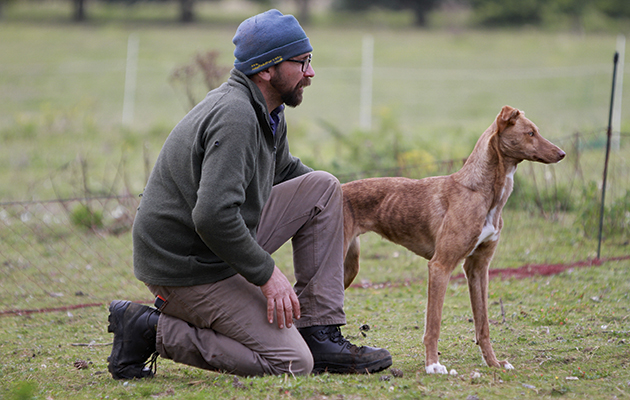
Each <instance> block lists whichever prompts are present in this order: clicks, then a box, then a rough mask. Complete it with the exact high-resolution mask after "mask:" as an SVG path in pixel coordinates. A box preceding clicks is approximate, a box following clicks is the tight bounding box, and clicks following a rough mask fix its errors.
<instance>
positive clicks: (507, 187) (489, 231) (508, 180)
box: [470, 167, 516, 254]
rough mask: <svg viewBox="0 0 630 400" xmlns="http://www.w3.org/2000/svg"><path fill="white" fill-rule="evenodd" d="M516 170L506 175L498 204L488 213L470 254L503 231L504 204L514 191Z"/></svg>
mask: <svg viewBox="0 0 630 400" xmlns="http://www.w3.org/2000/svg"><path fill="white" fill-rule="evenodd" d="M514 172H516V167H514V169H512V170H510V171H509V172H508V174H507V175H506V177H505V184H504V185H503V188H502V189H501V195H500V199H499V202H498V204H497V205H495V206H494V207H493V208H492V209H490V211H489V212H488V215H486V219H485V221H484V224H483V228H482V229H481V234H480V235H479V237H478V238H477V244H475V247H474V248H473V250H472V251H471V252H470V254H472V253H474V252H475V250H477V247H479V245H480V244H482V243H486V242H493V241H497V240H499V234H500V233H501V229H500V227H499V223H500V222H499V221H500V219H501V216H500V214H501V210H502V209H503V206H504V205H505V203H506V202H507V199H508V197H510V194H511V193H512V187H513V182H514Z"/></svg>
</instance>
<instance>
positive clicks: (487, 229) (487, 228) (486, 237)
mask: <svg viewBox="0 0 630 400" xmlns="http://www.w3.org/2000/svg"><path fill="white" fill-rule="evenodd" d="M496 212H497V209H496V207H495V208H493V209H492V210H490V212H489V213H488V215H487V216H486V222H485V223H484V225H483V228H482V229H481V235H479V238H478V239H477V244H476V245H475V248H474V249H473V251H472V252H471V253H470V254H472V253H473V252H474V251H475V250H476V249H477V247H478V246H479V245H480V244H481V243H485V242H489V241H495V240H498V239H499V229H498V227H497V226H495V225H494V221H495V214H496Z"/></svg>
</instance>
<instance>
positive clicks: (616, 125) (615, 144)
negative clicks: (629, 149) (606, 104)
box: [612, 34, 626, 151]
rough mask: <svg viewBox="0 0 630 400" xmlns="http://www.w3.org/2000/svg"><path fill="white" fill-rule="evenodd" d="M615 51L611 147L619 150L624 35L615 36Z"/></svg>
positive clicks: (624, 49) (624, 52)
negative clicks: (615, 83) (616, 65)
mask: <svg viewBox="0 0 630 400" xmlns="http://www.w3.org/2000/svg"><path fill="white" fill-rule="evenodd" d="M617 52H618V53H619V74H618V76H617V89H616V91H615V94H616V96H615V111H614V112H613V123H612V126H613V129H612V135H613V136H612V148H613V150H615V151H619V146H620V140H621V100H622V99H623V74H624V60H625V58H626V37H625V36H624V35H622V34H619V36H617Z"/></svg>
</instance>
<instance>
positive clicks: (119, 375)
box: [107, 300, 160, 379]
mask: <svg viewBox="0 0 630 400" xmlns="http://www.w3.org/2000/svg"><path fill="white" fill-rule="evenodd" d="M159 317H160V312H159V311H158V310H156V309H155V308H151V307H147V306H143V305H141V304H136V303H132V302H130V301H125V300H114V301H112V303H111V304H110V305H109V326H108V328H107V331H108V332H113V333H114V346H113V347H112V353H111V355H110V356H109V357H107V361H108V363H109V365H108V369H109V372H110V373H111V374H112V377H113V378H114V379H133V378H138V379H141V378H150V377H153V375H155V367H156V360H157V355H158V353H157V352H156V350H155V336H156V330H157V323H158V319H159ZM149 357H151V360H149Z"/></svg>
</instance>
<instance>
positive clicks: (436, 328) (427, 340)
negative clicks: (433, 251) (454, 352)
mask: <svg viewBox="0 0 630 400" xmlns="http://www.w3.org/2000/svg"><path fill="white" fill-rule="evenodd" d="M452 270H453V268H451V267H447V266H445V265H443V264H441V263H440V262H438V261H436V260H435V259H432V260H431V261H429V290H428V300H427V311H426V320H425V324H424V338H423V342H424V347H425V352H426V354H425V368H426V371H427V373H428V374H446V373H448V371H447V369H446V367H445V366H443V365H442V364H440V362H439V353H438V340H439V338H440V326H441V323H442V307H443V306H444V297H445V295H446V288H447V286H448V282H449V280H450V276H451V272H452Z"/></svg>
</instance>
